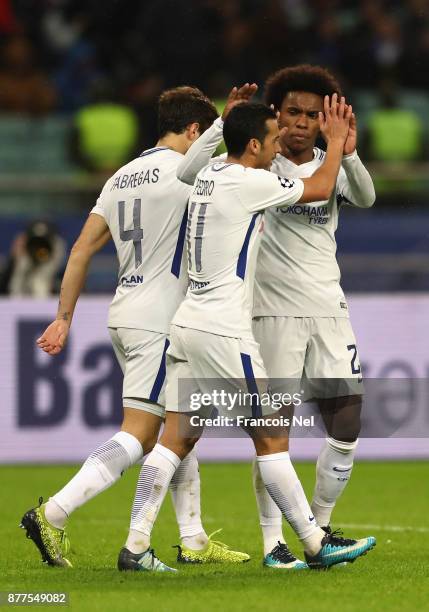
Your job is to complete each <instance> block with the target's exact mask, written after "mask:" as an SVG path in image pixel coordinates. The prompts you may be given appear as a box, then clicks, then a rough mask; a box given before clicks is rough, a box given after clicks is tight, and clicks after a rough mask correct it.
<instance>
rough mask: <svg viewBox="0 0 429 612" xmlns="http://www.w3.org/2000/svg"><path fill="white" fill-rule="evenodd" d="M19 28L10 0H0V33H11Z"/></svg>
mask: <svg viewBox="0 0 429 612" xmlns="http://www.w3.org/2000/svg"><path fill="white" fill-rule="evenodd" d="M19 30H20V26H19V23H18V20H17V18H16V16H15V13H14V11H13V7H12V4H11V1H10V0H0V33H1V34H13V33H15V32H18V31H19Z"/></svg>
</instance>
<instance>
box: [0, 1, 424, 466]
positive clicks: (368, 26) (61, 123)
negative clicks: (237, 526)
mask: <svg viewBox="0 0 429 612" xmlns="http://www.w3.org/2000/svg"><path fill="white" fill-rule="evenodd" d="M0 37H1V39H0V40H1V43H0V143H1V145H0V201H1V205H0V292H1V293H2V294H3V295H2V296H1V297H0V314H1V323H0V330H1V335H2V354H1V357H0V392H1V395H2V410H1V416H0V421H1V424H2V432H3V434H2V438H3V441H2V444H1V450H0V462H4V463H7V462H20V461H21V462H22V461H27V462H38V461H41V462H43V461H53V462H63V461H79V460H81V459H82V458H83V457H85V456H86V455H87V454H88V452H89V451H90V450H91V449H92V448H93V447H94V446H95V445H97V444H98V442H99V441H100V440H101V439H105V436H106V433H107V432H108V430H109V429H113V430H114V429H115V426H116V425H117V423H118V422H119V421H120V414H121V385H120V373H119V371H118V368H117V366H116V364H115V362H114V358H113V353H112V351H111V349H110V345H109V340H108V336H107V331H106V328H105V326H106V319H107V305H108V303H109V300H110V297H111V295H112V294H113V291H114V289H115V286H116V270H117V266H116V257H115V253H114V249H113V244H112V245H109V246H108V247H106V249H105V250H104V251H103V252H102V253H100V254H99V255H97V256H96V257H95V259H94V262H93V265H92V267H91V270H90V273H89V278H88V282H87V285H86V289H85V297H84V299H81V301H80V304H79V306H78V309H77V313H76V318H75V321H74V325H73V331H72V336H71V341H70V343H69V345H68V348H67V351H65V352H64V353H63V354H62V355H61V356H60V357H57V358H56V359H55V360H50V361H48V360H46V359H45V357H46V356H44V355H39V354H37V352H36V350H35V347H34V339H35V338H36V337H38V335H39V333H40V332H41V331H42V330H43V328H44V327H45V325H46V324H47V323H48V322H49V321H50V319H51V317H53V315H54V314H55V310H56V299H55V297H49V295H50V294H55V293H56V292H57V291H58V287H59V281H60V278H61V273H62V271H63V269H64V265H65V261H66V257H67V254H68V252H69V249H70V248H71V246H72V244H73V241H74V240H75V238H76V237H77V235H78V233H79V230H80V228H81V226H82V223H83V222H84V220H85V217H86V216H87V214H88V211H89V210H90V208H91V207H92V206H93V204H94V202H95V199H96V198H97V195H98V193H99V191H100V189H101V187H102V185H103V183H104V181H105V179H106V178H107V176H108V175H109V173H111V171H113V170H115V169H116V168H118V167H119V166H120V165H121V164H122V163H125V162H126V161H128V160H129V159H131V158H132V157H133V156H134V155H136V154H137V153H138V152H139V151H141V150H143V149H144V148H147V147H150V146H153V144H154V142H155V141H156V137H157V134H156V111H155V107H156V100H157V96H158V95H159V93H160V92H161V90H162V89H164V88H166V87H169V86H173V85H178V84H194V85H197V86H199V87H201V88H202V89H203V90H204V91H205V93H207V94H208V95H209V96H211V97H213V98H214V99H215V100H217V101H218V105H219V108H221V107H222V99H223V98H224V96H225V94H226V92H228V91H229V89H230V88H231V86H232V85H234V84H240V83H243V82H245V81H256V82H257V83H258V84H259V85H260V86H262V84H263V82H264V80H265V78H266V77H267V75H268V74H270V73H271V72H273V71H274V70H276V69H278V68H280V67H283V66H286V65H292V64H295V63H301V62H310V63H316V64H321V65H324V66H327V67H330V68H331V69H332V70H333V71H335V73H336V74H337V75H338V76H339V77H340V80H341V82H342V85H343V88H344V91H345V92H346V95H347V98H348V100H350V101H351V103H352V104H353V106H354V108H355V110H356V113H357V117H358V125H359V134H360V136H359V153H360V155H361V157H362V158H363V159H364V160H365V162H366V163H367V165H368V168H369V169H370V171H371V173H372V176H373V178H374V181H375V183H376V189H377V202H376V205H375V206H374V208H373V209H371V210H365V211H354V210H343V212H342V213H341V215H340V227H339V230H338V234H337V238H338V259H339V263H340V267H341V269H342V284H343V288H344V290H345V292H346V294H347V295H348V296H349V299H350V307H351V314H352V321H353V323H354V327H355V329H356V333H357V337H358V344H359V347H360V355H361V360H362V362H363V364H364V366H365V371H366V373H367V375H368V376H370V377H374V378H376V377H378V378H389V377H401V378H402V377H404V378H407V379H409V381H410V386H409V387H407V390H406V392H405V397H404V398H403V404H402V405H401V407H400V411H402V412H401V414H400V418H402V419H403V420H404V422H405V421H407V419H408V420H409V419H417V421H415V424H416V423H419V422H420V421H419V420H418V419H422V422H423V421H425V423H426V427H427V417H425V414H427V405H426V403H425V402H424V399H423V400H422V399H421V398H420V400H419V401H417V399H416V398H417V396H418V393H417V392H416V391H415V388H414V386H413V384H414V383H413V381H415V380H416V379H424V378H426V377H427V374H428V370H429V358H428V351H427V345H428V340H429V332H428V329H429V326H428V312H429V211H428V196H429V157H428V155H429V123H428V118H429V72H428V70H427V66H428V62H429V1H427V0H407V1H406V0H402V1H400V0H390V1H389V0H369V1H367V0H362V1H357V0H237V1H234V0H186V2H185V0H182V1H181V0H145V1H144V2H139V1H138V0H127V1H126V2H125V1H119V0H104V1H103V2H96V1H95V0H0ZM25 232H27V234H26V235H27V239H26V238H24V237H23V236H24V235H25ZM30 236H31V239H30V238H29V237H30ZM38 258H39V259H38ZM41 261H42V262H44V263H45V264H46V263H49V266H45V270H47V271H46V274H45V275H41V278H38V279H36V276H37V274H36V267H37V265H39V266H40V262H41ZM419 397H420V396H419ZM380 401H381V400H380ZM383 401H384V403H386V399H385V397H384V399H383ZM419 402H420V404H419ZM377 404H378V401H376V402H375V406H377ZM416 404H419V409H418V410H417V412H416V410H415V407H416ZM417 413H418V414H417ZM416 414H417V416H416ZM419 415H420V416H419ZM103 436H104V437H103ZM316 442H317V441H314V440H313V441H312V440H306V441H301V442H300V443H297V444H296V445H295V446H294V453H295V456H297V457H301V458H310V457H313V456H315V451H316V446H317V444H316ZM315 445H316V446H315ZM201 452H202V457H203V458H206V459H221V458H224V459H233V458H245V457H247V456H249V454H250V447H249V446H248V445H247V443H246V442H245V441H240V443H237V442H236V441H235V442H234V441H230V442H228V441H223V443H222V444H221V445H220V444H219V440H213V439H212V440H207V441H206V442H204V443H203V444H202V451H201ZM360 452H361V456H367V457H372V458H374V457H375V458H381V457H395V458H399V457H402V458H404V457H405V458H407V457H415V458H416V457H424V456H429V447H428V445H427V440H425V439H410V438H398V439H397V440H378V441H377V442H376V443H374V440H372V441H367V442H365V441H363V443H362V444H361V451H360Z"/></svg>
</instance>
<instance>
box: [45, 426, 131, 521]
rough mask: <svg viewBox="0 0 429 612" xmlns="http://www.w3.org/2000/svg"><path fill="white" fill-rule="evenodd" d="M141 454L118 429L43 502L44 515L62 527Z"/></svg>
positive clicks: (129, 436) (124, 433) (125, 434)
mask: <svg viewBox="0 0 429 612" xmlns="http://www.w3.org/2000/svg"><path fill="white" fill-rule="evenodd" d="M142 455H143V448H142V445H141V444H140V442H139V441H138V440H137V438H135V437H134V436H132V435H131V434H129V433H127V432H125V431H118V433H116V434H115V435H114V436H113V437H112V438H110V440H107V441H106V442H104V444H102V445H101V446H99V447H98V448H97V449H96V450H95V451H94V452H92V453H91V454H90V456H89V457H88V459H87V460H86V461H85V463H84V464H83V465H82V467H81V468H80V470H79V472H78V473H77V474H76V475H75V476H74V477H73V478H72V479H71V480H70V481H69V482H68V483H67V484H66V486H65V487H64V488H63V489H61V491H59V492H58V493H56V495H54V496H53V497H51V498H50V499H49V500H48V502H47V503H46V504H45V517H46V519H47V520H48V521H49V522H50V523H51V524H52V525H54V527H58V528H60V529H62V528H63V527H64V525H65V523H66V520H67V517H68V516H69V515H70V514H71V513H72V512H73V511H74V510H76V508H79V507H80V506H82V505H83V504H85V503H86V502H87V501H89V500H90V499H92V498H93V497H95V496H96V495H98V494H99V493H101V492H102V491H104V490H105V489H107V488H108V487H110V486H111V485H112V484H113V483H114V482H116V481H117V480H118V479H119V478H120V477H121V476H122V474H123V473H124V471H125V470H127V469H128V468H129V467H130V466H131V465H133V464H134V463H136V461H138V460H139V459H140V458H141V457H142Z"/></svg>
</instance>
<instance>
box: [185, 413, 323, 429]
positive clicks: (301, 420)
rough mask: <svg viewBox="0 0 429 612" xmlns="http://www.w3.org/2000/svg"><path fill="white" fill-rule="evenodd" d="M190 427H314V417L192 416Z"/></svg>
mask: <svg viewBox="0 0 429 612" xmlns="http://www.w3.org/2000/svg"><path fill="white" fill-rule="evenodd" d="M190 423H191V427H204V426H205V427H234V426H239V427H291V426H292V427H314V425H315V419H314V416H307V417H305V416H295V415H294V416H293V417H292V419H290V418H288V417H284V416H281V415H280V416H275V417H260V418H255V417H246V416H244V415H243V414H240V415H238V416H236V417H227V416H223V415H219V416H217V417H215V418H214V419H207V418H205V417H202V416H199V415H198V414H194V415H193V416H191V418H190Z"/></svg>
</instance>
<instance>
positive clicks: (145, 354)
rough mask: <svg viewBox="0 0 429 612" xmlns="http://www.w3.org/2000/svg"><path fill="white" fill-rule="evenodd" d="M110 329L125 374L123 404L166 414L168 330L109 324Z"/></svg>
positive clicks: (161, 415)
mask: <svg viewBox="0 0 429 612" xmlns="http://www.w3.org/2000/svg"><path fill="white" fill-rule="evenodd" d="M109 333H110V338H111V340H112V344H113V350H114V351H115V354H116V357H117V359H118V361H119V365H120V366H121V370H122V372H123V374H124V383H123V389H122V398H123V404H124V406H125V407H126V408H137V409H140V410H145V411H146V412H151V413H152V414H156V415H157V416H160V417H161V418H164V415H165V409H164V406H165V354H166V352H167V348H168V345H169V341H168V336H167V334H161V333H158V332H152V331H148V330H146V329H129V328H126V327H117V328H113V327H109ZM148 401H149V402H150V403H148Z"/></svg>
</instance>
